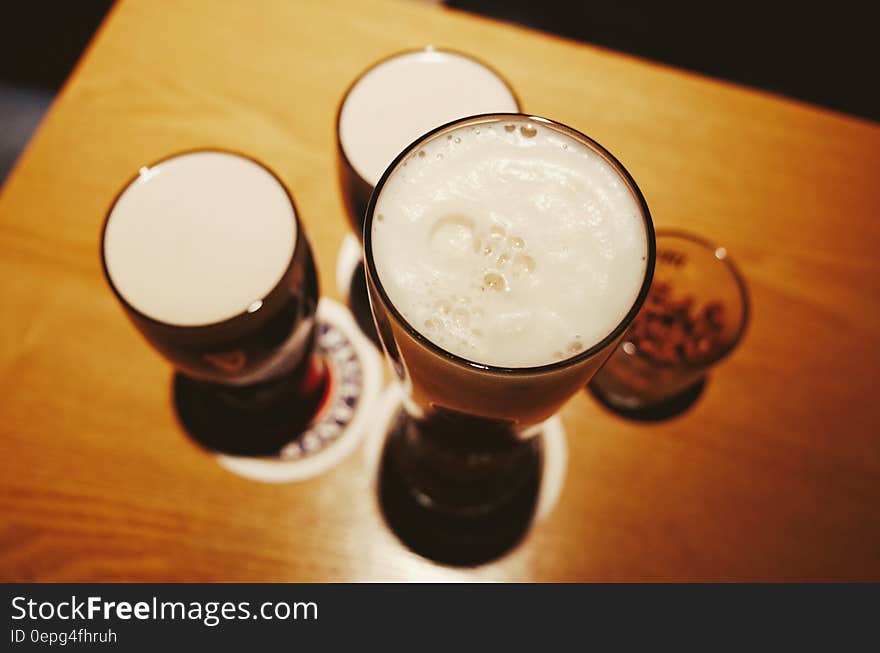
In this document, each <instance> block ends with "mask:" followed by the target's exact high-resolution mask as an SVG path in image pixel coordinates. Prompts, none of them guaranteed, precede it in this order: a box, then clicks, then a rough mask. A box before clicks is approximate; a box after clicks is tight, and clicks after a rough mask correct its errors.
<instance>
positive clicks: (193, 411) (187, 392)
mask: <svg viewBox="0 0 880 653" xmlns="http://www.w3.org/2000/svg"><path fill="white" fill-rule="evenodd" d="M289 384H290V387H285V385H284V382H282V383H281V384H276V385H275V386H273V387H272V388H271V391H270V392H271V394H267V393H266V392H265V391H263V390H262V389H261V388H259V387H257V388H242V389H226V390H223V391H218V389H217V386H215V385H212V384H208V383H202V382H200V381H195V380H193V379H190V378H188V377H186V376H184V375H182V374H179V373H175V374H174V381H173V384H172V400H173V403H174V410H175V414H176V415H177V420H178V422H179V423H180V425H181V426H182V427H183V430H184V432H185V433H186V434H187V435H188V436H189V437H190V438H191V439H192V440H193V441H195V443H196V444H198V445H199V446H201V447H203V448H205V449H208V450H209V451H212V452H214V453H222V454H227V455H234V456H276V455H278V453H279V452H280V451H281V449H283V448H284V446H286V445H287V444H289V443H290V442H291V441H293V440H296V439H297V438H298V437H300V436H301V435H302V433H303V432H304V431H305V430H306V428H307V427H308V425H309V422H310V421H311V419H312V417H313V416H314V414H315V411H316V410H317V408H318V404H317V403H314V402H312V403H309V402H304V401H303V398H302V395H301V394H300V393H299V392H298V390H297V385H296V380H293V381H290V382H289ZM285 396H289V397H291V399H290V400H287V401H285V400H284V398H285ZM316 396H317V397H318V398H319V399H320V397H321V396H323V393H317V395H316Z"/></svg>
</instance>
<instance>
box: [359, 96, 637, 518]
mask: <svg viewBox="0 0 880 653" xmlns="http://www.w3.org/2000/svg"><path fill="white" fill-rule="evenodd" d="M364 259H365V261H366V269H367V285H368V291H369V296H370V303H371V307H372V311H373V315H374V319H375V322H376V326H377V329H378V332H379V335H380V337H381V340H382V344H383V346H384V349H385V352H386V355H387V357H388V359H389V361H390V362H391V365H392V367H393V368H394V370H395V372H396V374H397V376H398V378H399V380H400V382H401V384H402V386H403V389H404V395H405V400H404V407H405V411H406V424H405V426H404V428H402V429H401V430H400V431H399V434H398V435H397V436H396V439H395V442H394V443H393V446H392V451H393V453H394V457H395V461H396V464H397V465H398V466H399V468H400V470H401V472H402V473H403V475H404V477H405V478H406V479H407V482H408V484H409V486H410V489H411V491H412V493H413V494H414V496H415V497H416V498H417V499H418V500H419V501H420V502H421V503H422V504H424V505H427V506H430V507H431V508H434V509H437V510H441V511H446V512H452V513H456V514H478V513H481V512H485V511H489V510H491V509H493V508H494V507H497V506H498V505H500V504H502V503H504V501H505V500H506V499H507V498H508V497H510V496H511V495H512V494H513V493H514V492H515V491H516V489H517V488H518V487H519V485H520V484H521V483H522V481H523V480H524V479H525V478H526V477H527V476H528V474H529V472H530V471H531V470H533V469H534V465H535V460H536V457H537V456H538V452H539V438H536V437H534V436H536V435H538V434H539V433H540V424H541V423H542V422H543V421H544V420H546V419H548V418H549V417H551V416H552V415H554V414H555V413H556V412H557V411H558V410H559V409H560V407H561V406H562V405H563V404H564V403H565V402H566V401H567V400H568V399H569V398H570V397H571V396H572V395H574V394H575V393H576V392H578V391H579V390H581V389H582V388H583V387H584V385H585V384H586V383H587V381H589V380H590V378H591V377H592V376H593V374H594V373H595V372H596V370H597V369H598V368H599V367H600V366H601V365H602V364H603V362H604V361H605V359H606V358H607V357H608V356H609V354H610V353H611V352H612V351H613V350H614V347H615V346H616V345H617V343H618V341H619V340H620V338H621V337H622V335H623V333H624V331H625V330H626V328H627V326H628V325H629V323H630V321H631V320H632V319H633V317H634V316H635V314H636V313H637V312H638V310H639V308H640V306H641V304H642V302H643V301H644V298H645V296H646V294H647V291H648V288H649V287H650V283H651V276H652V274H653V268H654V230H653V225H652V222H651V217H650V214H649V212H648V208H647V205H646V204H645V201H644V198H643V197H642V194H641V192H640V191H639V189H638V187H637V186H636V183H635V181H634V180H633V179H632V177H631V176H630V175H629V173H628V172H627V171H626V170H625V169H624V167H623V166H622V165H621V164H620V163H619V162H618V161H617V159H615V158H614V157H613V156H612V155H611V154H610V153H609V152H608V151H607V150H605V149H604V148H602V147H601V146H600V145H598V144H597V143H596V142H595V141H593V140H591V139H590V138H588V137H586V136H584V135H583V134H581V133H580V132H577V131H576V130H574V129H571V128H569V127H566V126H564V125H562V124H559V123H556V122H553V121H550V120H546V119H543V118H538V117H534V116H526V115H522V114H487V115H481V116H474V117H470V118H464V119H461V120H457V121H454V122H452V123H449V124H447V125H445V126H443V127H440V128H438V129H436V130H434V131H432V132H429V133H428V134H426V135H425V136H423V137H422V138H420V139H419V140H418V141H416V142H415V143H413V144H412V145H410V146H409V147H408V148H407V149H406V150H404V151H403V152H402V153H401V154H400V155H399V156H398V157H397V159H396V160H395V161H394V162H393V163H392V164H391V165H390V167H389V168H388V170H387V171H386V172H385V174H384V176H383V177H382V178H381V180H380V181H379V183H378V185H377V187H376V191H375V192H374V193H373V196H372V199H371V201H370V204H369V207H368V209H367V213H366V220H365V227H364Z"/></svg>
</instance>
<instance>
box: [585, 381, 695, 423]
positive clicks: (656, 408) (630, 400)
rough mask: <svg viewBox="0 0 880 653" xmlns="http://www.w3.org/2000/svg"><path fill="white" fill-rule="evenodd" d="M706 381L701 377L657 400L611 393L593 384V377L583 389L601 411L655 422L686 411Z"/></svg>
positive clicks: (607, 389)
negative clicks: (596, 402)
mask: <svg viewBox="0 0 880 653" xmlns="http://www.w3.org/2000/svg"><path fill="white" fill-rule="evenodd" d="M706 382H707V377H705V376H704V377H702V378H700V379H699V380H697V381H696V382H695V383H693V384H692V385H690V386H688V387H687V388H685V389H684V390H682V391H680V392H678V393H676V394H675V395H673V396H671V397H663V398H661V399H650V398H645V397H641V396H639V395H638V394H637V393H631V392H626V391H617V392H615V391H614V390H612V389H609V388H605V387H603V386H602V385H601V384H599V383H596V380H595V378H594V380H593V381H591V382H590V383H589V384H588V385H587V390H588V391H589V392H590V394H591V395H593V397H594V398H595V399H596V401H598V402H599V403H600V404H601V405H602V406H603V407H604V408H606V409H607V410H609V411H610V412H612V413H615V414H616V415H619V416H621V417H624V418H626V419H630V420H633V421H636V422H659V421H663V420H666V419H672V418H673V417H677V416H678V415H681V414H683V413H685V412H687V411H688V410H690V409H691V408H692V407H693V406H694V404H696V403H697V401H698V400H699V399H700V397H701V396H702V394H703V391H704V390H705V388H706Z"/></svg>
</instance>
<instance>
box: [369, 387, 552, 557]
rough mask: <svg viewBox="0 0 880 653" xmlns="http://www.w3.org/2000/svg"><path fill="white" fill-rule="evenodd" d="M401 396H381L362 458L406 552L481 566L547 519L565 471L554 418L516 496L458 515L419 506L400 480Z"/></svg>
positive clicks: (392, 390)
mask: <svg viewBox="0 0 880 653" xmlns="http://www.w3.org/2000/svg"><path fill="white" fill-rule="evenodd" d="M403 396H404V393H403V390H402V388H401V387H400V385H399V384H397V383H392V384H391V385H389V386H388V388H387V389H386V390H385V393H384V395H383V396H382V398H381V399H380V401H379V402H378V404H377V406H376V412H375V414H374V418H373V426H372V428H371V429H370V432H369V435H368V441H367V443H366V445H365V449H366V452H365V453H366V456H365V457H366V465H367V466H368V468H370V469H375V470H377V481H376V492H377V498H378V502H379V508H380V510H381V512H382V516H383V518H384V519H385V523H386V524H387V526H388V527H389V529H390V530H391V531H392V532H393V533H394V535H395V536H396V537H397V538H398V539H399V540H400V542H401V543H403V544H404V545H405V546H406V547H407V548H409V549H410V550H412V551H413V552H415V553H417V554H419V555H421V556H423V557H425V558H428V559H430V560H433V561H434V562H439V563H442V564H449V565H456V566H474V565H479V564H483V563H486V562H489V561H491V560H493V559H496V558H498V557H500V556H502V555H504V554H505V553H507V552H508V551H510V550H511V549H512V548H513V547H515V546H516V545H517V543H518V542H520V541H521V540H522V538H523V537H524V536H525V535H526V534H527V533H528V531H529V529H530V528H531V527H532V526H533V525H535V524H537V523H539V522H540V521H541V520H543V519H545V518H546V517H547V516H549V515H550V514H551V512H552V511H553V508H554V507H555V505H556V503H557V502H558V500H559V497H560V495H561V493H562V487H563V485H564V482H565V475H566V470H567V466H568V447H567V442H566V435H565V429H564V428H563V425H562V420H561V419H560V418H559V417H558V416H555V417H552V418H550V419H549V420H547V421H546V422H544V424H542V425H541V426H540V435H537V436H536V437H537V438H539V440H540V459H539V461H538V463H539V465H538V467H537V469H533V470H532V472H533V475H532V476H530V477H528V478H526V479H524V481H525V482H523V483H522V484H521V485H520V486H519V489H518V490H516V491H515V492H513V493H512V494H511V495H510V496H509V497H508V499H507V500H506V501H504V502H503V503H501V504H499V505H497V506H495V507H494V508H492V509H490V510H487V511H483V512H482V513H477V514H456V513H455V512H448V511H447V512H445V511H442V510H437V509H435V508H436V507H435V506H434V505H432V504H430V503H429V504H428V505H424V502H422V503H420V502H419V501H418V499H417V498H416V493H414V492H413V489H412V485H411V483H410V482H409V481H408V480H407V478H405V477H404V476H403V475H402V474H401V470H400V467H399V466H398V464H397V460H396V458H395V456H394V455H393V453H392V448H393V443H394V440H393V438H394V435H395V432H397V431H399V422H400V420H401V419H405V418H402V415H403V406H402V400H403ZM395 427H396V428H395Z"/></svg>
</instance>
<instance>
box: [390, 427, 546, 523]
mask: <svg viewBox="0 0 880 653" xmlns="http://www.w3.org/2000/svg"><path fill="white" fill-rule="evenodd" d="M391 453H392V455H393V457H394V461H395V463H396V464H397V466H398V468H399V470H400V472H401V475H402V476H403V478H404V479H405V480H406V482H407V484H408V486H409V489H410V491H411V493H412V494H413V496H414V498H415V499H416V500H417V501H418V502H419V503H420V504H421V505H423V506H424V507H426V508H429V509H431V510H436V511H439V512H444V513H449V514H453V515H461V516H469V515H475V516H476V515H482V514H486V513H489V512H491V511H493V510H495V509H497V508H499V507H501V506H503V505H504V504H506V503H507V502H508V501H509V500H510V499H511V498H513V497H514V496H515V495H517V494H518V493H519V492H520V491H522V490H523V488H524V486H525V485H526V484H527V482H528V481H530V480H532V481H534V480H537V479H538V478H539V477H540V469H541V467H540V463H541V438H540V435H537V434H536V430H535V429H530V430H529V431H528V432H524V431H519V430H517V429H515V428H513V427H512V426H510V425H509V424H504V423H499V422H497V421H493V420H488V419H481V418H477V417H472V416H466V415H460V414H451V413H450V414H443V413H439V412H433V413H431V414H429V415H427V416H417V415H413V414H411V413H410V412H408V411H402V412H401V415H400V417H399V419H398V421H397V424H396V425H395V426H394V430H393V433H392V441H391Z"/></svg>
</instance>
